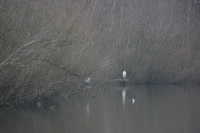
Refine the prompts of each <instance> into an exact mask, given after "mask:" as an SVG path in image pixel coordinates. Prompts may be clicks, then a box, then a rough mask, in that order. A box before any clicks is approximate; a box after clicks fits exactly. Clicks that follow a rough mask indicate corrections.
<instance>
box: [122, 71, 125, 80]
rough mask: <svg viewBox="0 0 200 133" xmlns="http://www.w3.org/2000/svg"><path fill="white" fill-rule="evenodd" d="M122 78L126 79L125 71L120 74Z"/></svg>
mask: <svg viewBox="0 0 200 133" xmlns="http://www.w3.org/2000/svg"><path fill="white" fill-rule="evenodd" d="M122 77H123V78H124V79H125V78H126V71H125V70H124V71H123V73H122Z"/></svg>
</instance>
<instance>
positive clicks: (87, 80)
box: [85, 77, 91, 85]
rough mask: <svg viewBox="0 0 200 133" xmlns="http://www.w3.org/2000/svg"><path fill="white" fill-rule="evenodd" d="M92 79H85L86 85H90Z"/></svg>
mask: <svg viewBox="0 0 200 133" xmlns="http://www.w3.org/2000/svg"><path fill="white" fill-rule="evenodd" d="M90 79H91V78H90V77H88V78H86V79H85V85H88V84H89V83H90Z"/></svg>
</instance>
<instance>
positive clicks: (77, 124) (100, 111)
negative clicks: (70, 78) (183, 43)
mask: <svg viewBox="0 0 200 133" xmlns="http://www.w3.org/2000/svg"><path fill="white" fill-rule="evenodd" d="M130 99H135V103H134V104H132V103H131V102H130V101H129V100H130ZM58 101H59V102H58V104H56V105H55V106H56V108H55V109H54V110H52V109H48V108H46V109H1V110H0V133H36V132H37V133H56V132H60V133H199V132H200V88H199V86H194V85H193V86H192V85H190V86H167V85H165V86H158V85H150V86H142V85H137V86H127V87H126V86H124V87H119V86H118V87H117V86H110V87H107V88H106V89H105V90H104V91H103V92H102V93H101V94H99V95H97V97H95V98H89V99H88V98H80V97H79V98H76V97H70V98H67V99H59V100H58Z"/></svg>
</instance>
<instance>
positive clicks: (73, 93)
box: [67, 87, 91, 96]
mask: <svg viewBox="0 0 200 133" xmlns="http://www.w3.org/2000/svg"><path fill="white" fill-rule="evenodd" d="M88 88H91V87H85V88H83V89H81V90H78V91H76V92H72V93H69V94H67V96H71V95H75V94H77V93H80V92H82V91H84V90H86V89H88Z"/></svg>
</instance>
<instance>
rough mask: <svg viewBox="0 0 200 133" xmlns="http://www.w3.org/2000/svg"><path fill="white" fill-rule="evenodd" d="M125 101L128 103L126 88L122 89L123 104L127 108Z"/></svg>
mask: <svg viewBox="0 0 200 133" xmlns="http://www.w3.org/2000/svg"><path fill="white" fill-rule="evenodd" d="M125 103H126V90H125V89H123V90H122V105H123V109H125Z"/></svg>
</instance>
